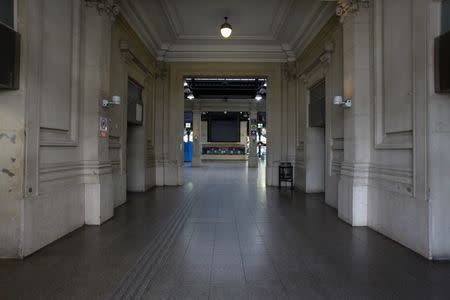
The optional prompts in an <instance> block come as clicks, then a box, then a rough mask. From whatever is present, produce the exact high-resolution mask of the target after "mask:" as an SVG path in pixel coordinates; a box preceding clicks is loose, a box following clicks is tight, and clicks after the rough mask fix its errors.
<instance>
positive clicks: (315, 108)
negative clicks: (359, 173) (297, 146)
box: [306, 80, 326, 193]
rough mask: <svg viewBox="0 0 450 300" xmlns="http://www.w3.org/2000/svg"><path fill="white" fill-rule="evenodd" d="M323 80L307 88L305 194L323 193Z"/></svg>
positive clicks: (324, 89) (324, 95) (324, 86)
mask: <svg viewBox="0 0 450 300" xmlns="http://www.w3.org/2000/svg"><path fill="white" fill-rule="evenodd" d="M325 98H326V85H325V80H320V81H319V82H317V83H315V84H314V85H312V86H311V87H310V88H309V105H308V130H307V134H306V192H308V193H323V192H325V174H326V145H325V120H326V118H325Z"/></svg>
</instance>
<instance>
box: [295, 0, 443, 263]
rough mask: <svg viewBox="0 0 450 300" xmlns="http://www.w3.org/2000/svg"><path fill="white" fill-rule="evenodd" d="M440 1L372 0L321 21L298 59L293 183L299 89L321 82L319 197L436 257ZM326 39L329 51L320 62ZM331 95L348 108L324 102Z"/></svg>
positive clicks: (302, 138) (304, 145)
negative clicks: (323, 146)
mask: <svg viewBox="0 0 450 300" xmlns="http://www.w3.org/2000/svg"><path fill="white" fill-rule="evenodd" d="M440 6H441V3H440V2H435V1H431V0H420V1H407V0H404V1H382V0H376V1H373V2H372V3H371V6H370V7H369V8H361V9H360V10H359V12H358V13H356V14H355V15H353V16H349V17H346V18H344V19H343V20H342V25H341V24H339V23H338V22H337V21H336V20H335V21H330V22H329V23H328V25H326V26H325V27H324V29H323V30H322V31H321V32H320V33H319V34H318V36H317V37H316V38H315V39H314V40H313V41H312V43H311V45H310V46H309V47H307V48H306V50H305V51H303V53H302V54H300V56H299V58H298V62H297V68H298V73H299V74H300V81H299V83H298V102H297V103H298V109H297V112H298V114H299V117H298V123H297V126H298V128H299V130H298V136H297V137H298V144H297V158H296V169H297V174H300V176H297V180H296V185H297V186H298V187H300V188H302V189H304V190H308V180H307V167H308V160H307V157H308V155H307V151H308V148H309V147H308V146H309V145H308V142H307V140H308V139H307V138H306V137H307V136H308V130H309V129H308V127H307V102H306V101H307V98H308V93H307V90H308V86H311V84H313V83H314V82H315V81H317V80H320V79H321V78H325V79H326V83H327V101H328V102H327V130H326V140H327V170H328V171H327V178H326V182H327V185H326V186H327V190H326V202H327V203H328V204H330V205H331V206H334V207H337V209H338V215H339V217H340V218H341V219H343V220H344V221H346V222H348V223H350V224H351V225H354V226H369V227H371V228H373V229H374V230H376V231H378V232H380V233H382V234H384V235H386V236H387V237H390V238H392V239H393V240H395V241H397V242H399V243H401V244H403V245H405V246H406V247H408V248H410V249H412V250H414V251H416V252H417V253H419V254H421V255H423V256H425V257H427V258H437V259H438V258H448V257H450V238H449V233H450V225H449V221H448V216H449V214H450V205H449V201H448V192H449V191H447V188H446V186H448V180H449V178H450V177H449V176H450V175H449V170H450V168H449V167H448V163H447V162H448V152H449V151H448V150H449V149H450V148H449V145H448V141H449V137H450V136H449V135H448V131H449V129H448V128H449V126H448V125H449V124H448V112H449V106H448V105H447V104H448V102H449V101H448V100H449V99H448V96H446V95H436V94H434V93H433V92H432V91H433V90H434V89H433V80H434V79H433V76H432V75H433V72H434V66H433V39H434V37H436V36H437V35H438V34H439V26H440V23H441V22H440V19H439V16H440ZM423 12H426V13H423ZM329 42H332V43H333V44H334V47H333V51H331V52H330V55H328V57H327V56H322V57H320V58H319V55H320V53H324V52H323V50H322V49H324V45H325V48H327V47H328V46H326V45H327V43H329ZM403 45H411V46H410V47H404V46H403ZM318 58H319V59H318ZM311 62H314V63H311ZM324 62H326V64H324ZM333 63H336V65H333ZM308 66H310V67H308ZM305 69H306V71H303V70H305ZM328 89H330V90H328ZM334 95H342V96H344V98H352V100H353V106H352V108H351V109H347V110H345V111H343V110H342V109H341V108H339V107H333V106H332V105H330V104H329V103H331V101H332V96H334ZM427 143H428V146H427ZM428 191H429V193H430V194H428ZM335 195H338V197H336V196H335ZM444 195H447V196H444Z"/></svg>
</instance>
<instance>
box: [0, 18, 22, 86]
mask: <svg viewBox="0 0 450 300" xmlns="http://www.w3.org/2000/svg"><path fill="white" fill-rule="evenodd" d="M0 41H1V42H0V45H1V46H0V89H18V88H19V69H20V35H19V34H18V33H17V32H15V31H14V30H13V29H11V28H9V27H8V26H6V25H4V24H3V23H0Z"/></svg>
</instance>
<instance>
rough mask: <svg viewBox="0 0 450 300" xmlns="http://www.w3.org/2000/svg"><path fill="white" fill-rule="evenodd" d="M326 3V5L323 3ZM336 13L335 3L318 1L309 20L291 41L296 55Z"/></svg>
mask: <svg viewBox="0 0 450 300" xmlns="http://www.w3.org/2000/svg"><path fill="white" fill-rule="evenodd" d="M323 4H325V5H323ZM335 14H336V6H335V3H332V2H330V3H327V2H325V1H324V2H322V3H320V2H319V3H317V5H316V7H315V9H314V10H312V12H311V13H310V15H309V16H308V21H307V22H305V23H304V24H303V26H302V27H301V28H300V29H299V30H298V31H297V33H296V34H295V36H294V38H293V40H292V41H291V42H290V43H289V44H290V45H291V46H292V49H293V51H294V53H295V54H296V56H298V55H299V54H300V53H301V52H302V51H303V50H304V49H305V48H306V47H307V46H308V44H309V43H310V42H311V41H312V40H313V38H314V37H315V36H316V35H317V34H318V33H319V32H320V30H321V29H322V27H323V26H325V24H326V23H327V22H328V21H329V20H330V19H331V18H332V17H333V16H335Z"/></svg>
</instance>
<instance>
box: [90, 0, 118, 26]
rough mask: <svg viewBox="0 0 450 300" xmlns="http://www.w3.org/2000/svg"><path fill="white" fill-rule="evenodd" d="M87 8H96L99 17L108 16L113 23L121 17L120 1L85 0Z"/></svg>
mask: <svg viewBox="0 0 450 300" xmlns="http://www.w3.org/2000/svg"><path fill="white" fill-rule="evenodd" d="M84 1H85V3H86V6H87V7H92V8H96V9H97V12H98V13H99V15H106V16H108V17H109V18H110V19H111V20H112V21H114V20H115V19H116V17H117V16H118V15H119V3H120V0H84Z"/></svg>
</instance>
